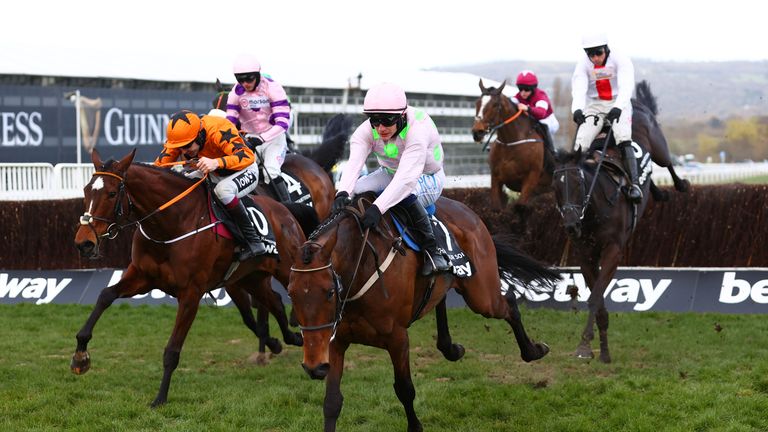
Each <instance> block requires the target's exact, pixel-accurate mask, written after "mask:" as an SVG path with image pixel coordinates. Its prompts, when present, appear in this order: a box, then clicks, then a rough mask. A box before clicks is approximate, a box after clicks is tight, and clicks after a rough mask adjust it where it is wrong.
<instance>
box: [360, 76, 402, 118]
mask: <svg viewBox="0 0 768 432" xmlns="http://www.w3.org/2000/svg"><path fill="white" fill-rule="evenodd" d="M406 108H408V99H406V97H405V91H403V89H402V88H400V87H399V86H397V85H395V84H392V83H381V84H377V85H375V86H373V87H371V88H370V89H368V92H367V93H366V94H365V100H364V101H363V112H364V113H365V114H373V113H387V114H402V113H403V112H405V110H406Z"/></svg>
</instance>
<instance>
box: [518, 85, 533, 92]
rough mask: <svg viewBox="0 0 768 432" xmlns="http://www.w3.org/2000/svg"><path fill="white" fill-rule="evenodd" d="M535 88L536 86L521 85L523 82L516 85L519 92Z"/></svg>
mask: <svg viewBox="0 0 768 432" xmlns="http://www.w3.org/2000/svg"><path fill="white" fill-rule="evenodd" d="M535 88H536V86H531V85H523V84H520V85H518V86H517V90H518V91H521V92H524V91H527V92H532V91H533V89H535Z"/></svg>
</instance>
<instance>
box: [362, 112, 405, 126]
mask: <svg viewBox="0 0 768 432" xmlns="http://www.w3.org/2000/svg"><path fill="white" fill-rule="evenodd" d="M401 115H402V114H370V115H369V116H368V118H369V119H370V121H371V127H378V126H379V125H381V126H384V127H390V126H394V125H395V124H396V123H397V120H399V119H400V116H401Z"/></svg>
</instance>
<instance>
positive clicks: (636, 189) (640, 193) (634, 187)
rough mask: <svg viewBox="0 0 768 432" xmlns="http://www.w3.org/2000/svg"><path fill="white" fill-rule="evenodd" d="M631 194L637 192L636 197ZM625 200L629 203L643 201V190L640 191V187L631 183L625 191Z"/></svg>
mask: <svg viewBox="0 0 768 432" xmlns="http://www.w3.org/2000/svg"><path fill="white" fill-rule="evenodd" d="M632 192H637V196H635V197H633V196H632ZM627 198H629V200H630V201H633V202H635V203H639V202H640V201H642V200H643V190H642V189H640V186H638V185H636V184H634V183H633V184H631V185H630V186H629V189H627Z"/></svg>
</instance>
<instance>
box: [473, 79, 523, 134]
mask: <svg viewBox="0 0 768 432" xmlns="http://www.w3.org/2000/svg"><path fill="white" fill-rule="evenodd" d="M506 85H507V82H506V81H504V82H503V83H501V86H500V87H499V88H495V87H490V88H486V87H485V85H483V80H482V79H480V92H481V94H480V98H478V99H477V101H476V102H475V122H474V123H473V124H472V138H473V139H474V140H475V142H477V143H479V142H481V141H482V140H483V138H484V137H485V135H486V134H488V133H489V132H490V131H491V129H492V128H494V127H496V126H499V125H501V124H502V123H503V122H504V120H505V118H506V116H507V115H508V113H510V112H512V111H514V107H513V106H512V102H511V101H510V100H509V99H508V98H506V97H505V96H504V94H502V90H504V86H506Z"/></svg>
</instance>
